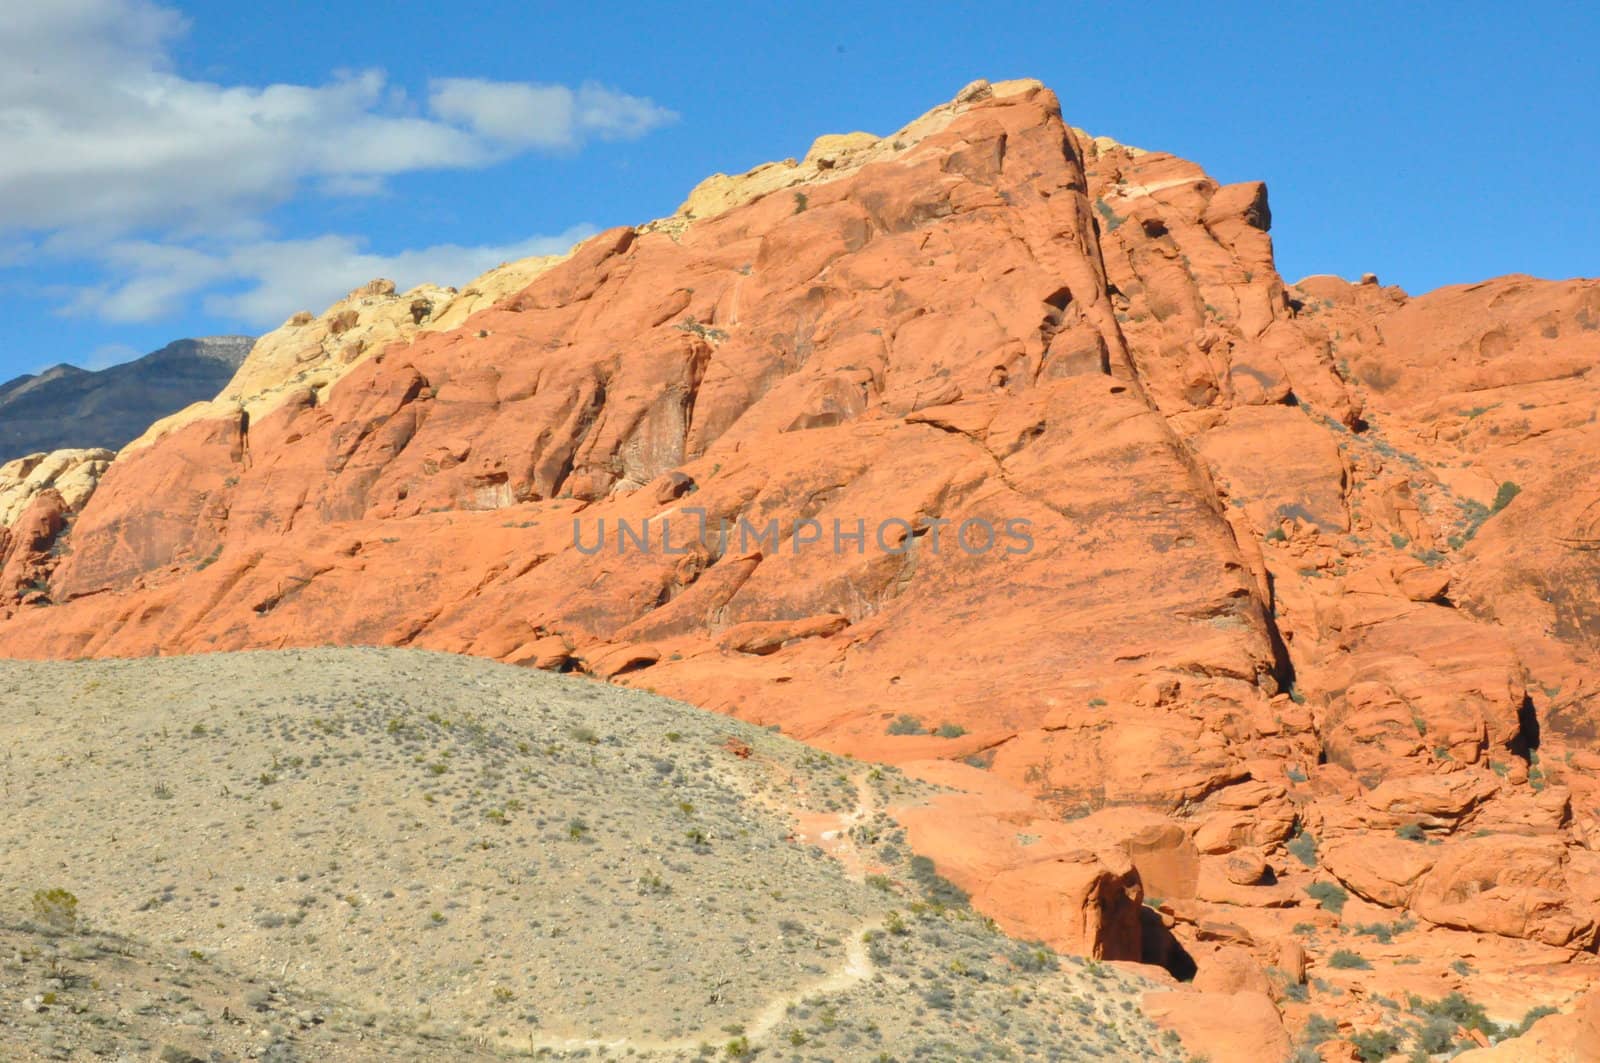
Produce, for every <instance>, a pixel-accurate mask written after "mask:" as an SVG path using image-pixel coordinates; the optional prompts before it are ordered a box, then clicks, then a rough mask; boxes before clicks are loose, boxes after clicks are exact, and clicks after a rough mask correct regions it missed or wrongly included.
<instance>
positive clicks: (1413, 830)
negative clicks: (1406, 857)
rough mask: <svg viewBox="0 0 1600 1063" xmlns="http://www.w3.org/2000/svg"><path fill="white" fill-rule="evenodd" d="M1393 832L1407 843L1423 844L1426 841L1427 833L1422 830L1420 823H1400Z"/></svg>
mask: <svg viewBox="0 0 1600 1063" xmlns="http://www.w3.org/2000/svg"><path fill="white" fill-rule="evenodd" d="M1394 832H1395V834H1397V835H1399V836H1400V837H1402V838H1404V839H1405V840H1406V841H1408V842H1425V841H1427V840H1428V832H1427V831H1425V830H1423V829H1422V824H1420V823H1402V824H1401V825H1400V826H1398V827H1396V828H1395V829H1394Z"/></svg>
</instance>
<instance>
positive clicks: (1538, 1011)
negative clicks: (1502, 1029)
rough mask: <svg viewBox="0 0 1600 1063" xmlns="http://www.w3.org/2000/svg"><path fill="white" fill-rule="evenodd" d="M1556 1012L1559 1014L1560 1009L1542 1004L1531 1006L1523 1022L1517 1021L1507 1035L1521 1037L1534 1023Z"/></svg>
mask: <svg viewBox="0 0 1600 1063" xmlns="http://www.w3.org/2000/svg"><path fill="white" fill-rule="evenodd" d="M1555 1014H1558V1009H1556V1008H1550V1007H1545V1006H1544V1005H1542V1004H1541V1005H1540V1006H1539V1007H1537V1008H1531V1009H1529V1011H1528V1013H1527V1014H1526V1015H1524V1016H1523V1017H1522V1021H1521V1022H1519V1023H1517V1024H1516V1025H1515V1026H1513V1027H1512V1028H1511V1029H1510V1030H1508V1031H1506V1036H1507V1037H1521V1036H1522V1035H1523V1034H1525V1033H1527V1032H1528V1030H1529V1029H1530V1028H1531V1027H1532V1026H1533V1024H1534V1023H1536V1022H1538V1021H1539V1020H1540V1019H1542V1018H1544V1017H1545V1016H1546V1015H1555Z"/></svg>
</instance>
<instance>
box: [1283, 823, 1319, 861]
mask: <svg viewBox="0 0 1600 1063" xmlns="http://www.w3.org/2000/svg"><path fill="white" fill-rule="evenodd" d="M1286 848H1288V850H1289V855H1290V856H1293V857H1294V858H1295V859H1296V860H1298V861H1300V862H1301V863H1302V864H1304V865H1306V866H1307V867H1316V866H1317V839H1316V838H1314V837H1312V836H1311V835H1310V834H1308V833H1306V832H1305V831H1301V832H1300V833H1299V834H1296V835H1295V836H1294V837H1293V838H1290V839H1289V844H1288V846H1287V847H1286Z"/></svg>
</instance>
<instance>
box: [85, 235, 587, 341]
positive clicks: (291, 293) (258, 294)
mask: <svg viewBox="0 0 1600 1063" xmlns="http://www.w3.org/2000/svg"><path fill="white" fill-rule="evenodd" d="M594 231H595V229H594V227H593V226H590V225H577V226H573V227H572V228H571V229H568V230H567V231H566V232H563V233H559V234H557V235H555V236H535V237H533V238H531V239H527V240H520V241H517V242H514V243H508V244H497V245H486V246H467V247H463V246H461V245H458V244H439V245H436V246H433V247H423V248H417V249H414V250H408V251H401V252H398V253H396V254H380V253H376V252H372V251H369V250H366V248H365V245H364V243H363V242H362V241H361V240H359V239H357V238H355V237H352V236H343V235H326V236H316V237H311V238H308V239H303V240H260V241H253V242H247V243H239V244H233V245H229V246H226V247H223V248H221V249H219V250H215V251H202V250H199V249H196V248H191V247H178V246H174V245H171V244H162V243H156V242H152V241H139V240H130V241H124V242H120V243H115V244H112V245H110V246H109V247H107V248H106V249H105V252H104V254H105V260H106V262H107V263H108V265H110V266H111V267H112V269H111V272H112V273H113V274H114V275H115V276H116V277H117V278H118V279H117V280H115V281H113V282H108V283H106V284H102V285H97V286H94V287H92V288H87V289H84V290H82V291H80V292H79V293H78V295H77V296H76V298H74V299H73V300H72V302H71V303H69V304H68V305H67V307H66V312H67V313H69V314H74V315H92V316H95V317H100V318H103V319H105V320H108V321H116V322H142V321H151V320H156V319H158V318H161V317H163V316H165V315H167V314H170V313H172V312H173V311H174V310H175V309H177V308H178V307H179V306H180V305H182V304H184V303H186V302H189V301H191V300H193V299H195V298H196V297H197V296H198V297H199V298H200V299H201V300H202V302H203V305H204V307H205V309H206V311H207V312H208V313H210V314H212V315H213V316H216V317H221V318H227V319H231V320H236V321H239V322H241V323H243V324H245V325H248V326H250V327H251V328H269V327H272V326H275V325H278V324H281V323H282V322H283V319H284V318H286V317H287V316H288V315H289V314H290V313H293V312H294V311H296V310H312V311H320V310H321V309H322V308H323V307H325V306H327V305H328V304H329V303H331V302H333V301H334V300H336V299H338V298H339V297H341V296H343V295H344V294H345V293H346V292H348V291H349V290H350V289H351V288H353V287H355V286H356V285H357V284H359V283H361V282H363V281H366V280H370V279H371V278H373V277H388V278H389V279H391V280H393V281H394V282H395V283H396V284H398V285H399V286H400V288H401V289H402V290H404V289H406V288H409V287H412V286H414V285H417V284H421V283H424V282H433V283H436V284H462V283H464V282H466V281H468V280H471V279H472V278H473V277H476V276H477V275H478V274H480V273H482V272H484V271H485V270H488V269H492V268H494V267H495V266H497V265H499V264H500V263H502V262H510V261H515V260H516V259H519V258H527V257H528V256H530V255H551V254H557V253H559V252H562V251H565V250H567V249H568V248H570V247H571V246H572V245H573V244H575V243H577V242H578V241H579V240H582V239H584V238H585V237H587V236H591V235H593V233H594Z"/></svg>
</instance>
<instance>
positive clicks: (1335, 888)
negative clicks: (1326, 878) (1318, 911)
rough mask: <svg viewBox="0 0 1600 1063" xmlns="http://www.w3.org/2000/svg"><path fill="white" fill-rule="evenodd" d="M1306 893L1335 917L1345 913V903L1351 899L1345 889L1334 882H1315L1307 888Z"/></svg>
mask: <svg viewBox="0 0 1600 1063" xmlns="http://www.w3.org/2000/svg"><path fill="white" fill-rule="evenodd" d="M1306 893H1307V895H1309V896H1310V897H1311V899H1312V900H1314V901H1316V902H1317V903H1318V904H1319V905H1321V906H1322V907H1323V908H1326V909H1327V910H1328V911H1330V912H1332V913H1333V914H1334V915H1338V914H1339V913H1340V912H1342V911H1344V902H1345V901H1348V900H1349V899H1350V894H1348V893H1346V892H1345V889H1344V887H1343V886H1340V885H1339V884H1337V883H1334V882H1313V883H1312V884H1311V885H1309V886H1307V887H1306Z"/></svg>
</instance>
